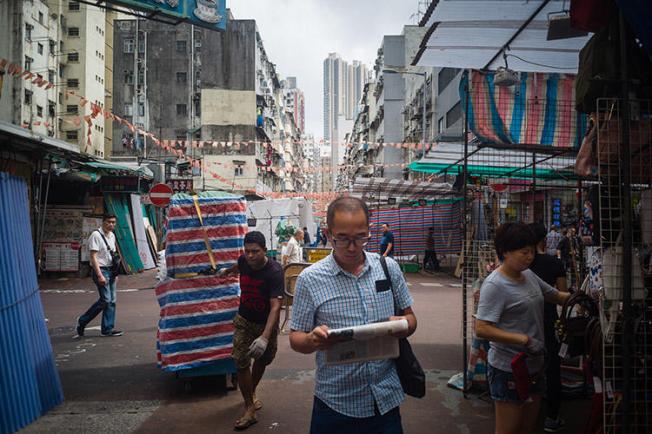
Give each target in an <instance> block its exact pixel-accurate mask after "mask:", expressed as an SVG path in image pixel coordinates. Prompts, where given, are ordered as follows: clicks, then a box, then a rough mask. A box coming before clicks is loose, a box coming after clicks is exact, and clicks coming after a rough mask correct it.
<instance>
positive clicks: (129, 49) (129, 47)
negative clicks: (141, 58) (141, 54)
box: [122, 39, 134, 53]
mask: <svg viewBox="0 0 652 434" xmlns="http://www.w3.org/2000/svg"><path fill="white" fill-rule="evenodd" d="M122 47H123V51H124V52H125V53H133V52H134V40H133V39H125V40H124V41H123V42H122Z"/></svg>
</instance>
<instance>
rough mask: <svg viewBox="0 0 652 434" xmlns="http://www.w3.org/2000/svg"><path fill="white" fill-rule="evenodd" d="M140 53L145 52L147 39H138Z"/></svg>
mask: <svg viewBox="0 0 652 434" xmlns="http://www.w3.org/2000/svg"><path fill="white" fill-rule="evenodd" d="M138 52H139V53H144V52H145V39H143V38H140V39H138Z"/></svg>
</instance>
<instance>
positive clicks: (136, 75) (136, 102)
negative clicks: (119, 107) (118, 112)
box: [131, 16, 140, 145]
mask: <svg viewBox="0 0 652 434" xmlns="http://www.w3.org/2000/svg"><path fill="white" fill-rule="evenodd" d="M139 24H140V18H138V16H136V37H135V38H134V97H133V103H132V108H131V114H132V118H133V120H134V124H136V126H137V124H138V121H137V119H138V110H139V98H138V84H139V83H138V81H139V80H138V79H139V75H140V70H139V68H138V50H139V49H140V41H139V39H140V38H139V31H138V26H139ZM134 144H135V145H137V144H138V129H136V130H135V131H134Z"/></svg>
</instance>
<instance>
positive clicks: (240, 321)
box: [231, 315, 278, 369]
mask: <svg viewBox="0 0 652 434" xmlns="http://www.w3.org/2000/svg"><path fill="white" fill-rule="evenodd" d="M233 325H234V326H235V331H234V333H233V353H232V354H231V357H233V361H234V362H235V366H236V367H237V368H238V369H246V368H248V367H249V365H250V364H251V357H249V356H247V352H249V346H251V343H252V342H253V341H254V340H256V338H258V337H259V336H260V335H262V334H263V331H264V330H265V324H256V323H254V322H251V321H249V320H247V319H245V318H243V317H241V316H240V315H236V316H235V318H234V319H233ZM277 347H278V327H274V330H272V335H271V336H270V338H269V342H268V343H267V349H266V350H265V352H264V353H263V355H262V356H260V358H259V359H258V360H259V361H260V362H261V363H263V364H264V365H265V366H267V365H269V364H270V363H272V361H273V360H274V357H275V356H276V349H277Z"/></svg>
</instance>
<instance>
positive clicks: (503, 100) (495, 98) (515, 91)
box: [460, 71, 587, 148]
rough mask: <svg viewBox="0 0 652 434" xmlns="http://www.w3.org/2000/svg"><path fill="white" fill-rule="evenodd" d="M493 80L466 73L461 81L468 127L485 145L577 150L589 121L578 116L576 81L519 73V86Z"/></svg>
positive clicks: (566, 76) (568, 77) (489, 75)
mask: <svg viewBox="0 0 652 434" xmlns="http://www.w3.org/2000/svg"><path fill="white" fill-rule="evenodd" d="M494 77H495V74H494V73H493V72H491V73H484V72H480V71H472V72H471V76H470V77H469V74H468V72H465V73H464V75H463V76H462V80H461V81H460V97H461V101H462V106H463V107H462V108H463V110H464V105H465V102H466V101H467V95H466V93H467V90H466V89H467V88H468V101H469V107H468V113H469V117H468V119H469V127H470V128H471V131H473V133H474V134H475V135H476V137H477V138H478V139H479V140H480V141H481V142H482V143H483V144H489V145H491V144H493V145H512V144H521V145H543V146H552V147H558V148H579V146H580V144H581V143H582V138H583V137H584V134H585V133H586V128H587V116H586V115H585V114H582V113H579V112H577V111H576V110H575V76H574V75H571V74H544V73H527V72H521V74H520V83H518V84H516V85H515V86H498V85H496V84H495V83H494Z"/></svg>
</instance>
